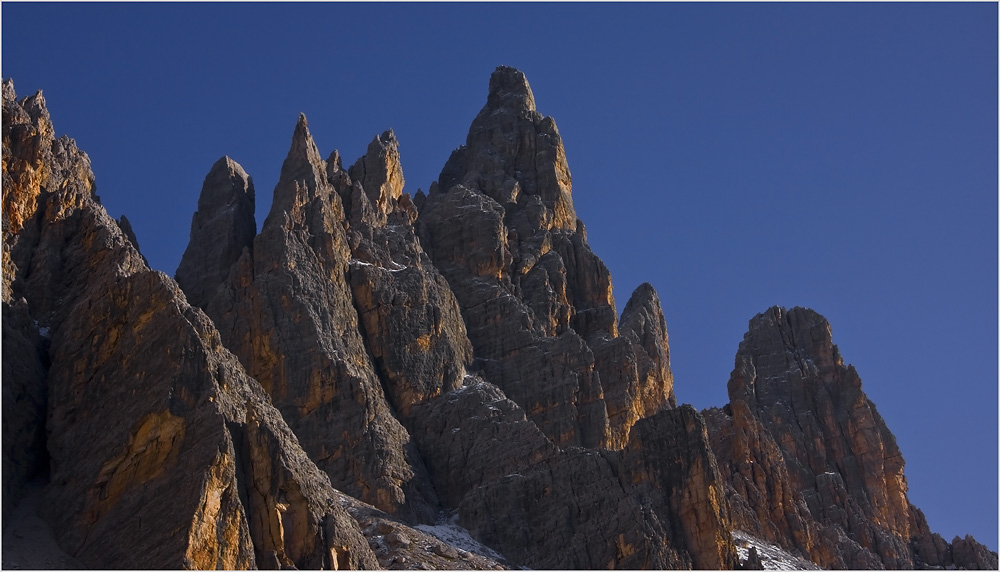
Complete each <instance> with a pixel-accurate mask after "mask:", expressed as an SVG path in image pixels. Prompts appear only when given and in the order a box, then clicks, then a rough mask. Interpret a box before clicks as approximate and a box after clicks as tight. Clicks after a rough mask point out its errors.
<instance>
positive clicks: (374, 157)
mask: <svg viewBox="0 0 1000 572" xmlns="http://www.w3.org/2000/svg"><path fill="white" fill-rule="evenodd" d="M348 173H349V174H350V175H351V179H353V180H354V181H357V182H359V183H360V184H361V187H362V188H363V189H364V190H365V194H366V195H367V196H368V200H369V201H370V202H371V204H372V206H373V207H374V208H375V209H376V210H378V211H381V212H382V213H385V214H388V212H389V211H390V210H392V201H393V200H396V199H399V197H400V196H401V195H402V194H403V182H404V180H403V167H402V165H401V164H400V162H399V140H397V139H396V134H395V133H394V132H393V131H392V129H389V130H387V131H384V132H383V133H382V134H381V135H376V136H375V138H374V139H372V142H371V143H369V144H368V152H367V153H365V155H364V156H363V157H360V158H359V159H358V160H357V162H356V163H354V165H353V166H352V167H351V168H350V169H349V170H348Z"/></svg>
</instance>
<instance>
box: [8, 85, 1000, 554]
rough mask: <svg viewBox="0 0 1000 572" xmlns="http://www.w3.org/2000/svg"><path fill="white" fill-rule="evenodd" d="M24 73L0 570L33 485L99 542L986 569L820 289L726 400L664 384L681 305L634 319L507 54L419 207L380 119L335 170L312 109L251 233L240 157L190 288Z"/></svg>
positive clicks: (11, 130)
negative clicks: (672, 324)
mask: <svg viewBox="0 0 1000 572" xmlns="http://www.w3.org/2000/svg"><path fill="white" fill-rule="evenodd" d="M3 98H4V99H3V118H4V121H3V146H4V161H3V186H4V194H3V216H4V219H3V280H4V284H3V286H4V290H3V300H2V305H3V313H2V321H3V324H2V326H3V328H2V329H3V348H2V350H3V356H4V360H3V376H2V378H3V390H4V399H3V433H4V447H3V455H4V458H3V503H4V505H3V511H4V527H5V545H4V567H5V568H7V567H8V555H9V554H10V553H9V552H8V551H7V544H6V543H7V542H8V540H7V534H6V532H7V530H9V529H8V528H7V527H8V526H15V527H16V526H17V525H16V524H8V523H9V522H11V521H10V520H9V516H10V515H11V514H12V512H13V509H15V508H17V509H18V510H20V509H21V508H22V507H24V506H27V505H26V503H22V505H21V507H15V505H16V503H17V501H19V500H21V499H22V498H23V497H24V495H25V494H27V493H26V491H28V490H29V488H30V487H29V484H30V483H29V480H30V479H32V478H38V477H42V478H47V480H44V481H38V482H36V483H35V484H34V485H32V486H37V487H38V488H39V489H40V490H41V495H40V499H39V515H40V516H41V517H42V518H43V519H44V520H45V522H46V523H47V524H48V526H50V527H51V529H52V531H53V533H54V536H55V538H56V541H57V542H58V545H59V547H60V549H61V550H63V551H64V552H66V553H67V556H68V558H69V557H71V558H72V559H75V565H79V566H88V567H94V568H108V567H111V566H115V567H124V568H136V569H145V568H158V569H159V568H199V569H203V568H226V569H242V568H269V569H277V568H284V569H291V568H299V569H301V568H307V569H330V568H334V569H344V568H355V567H361V568H380V569H426V568H449V569H454V568H458V569H467V568H471V567H476V568H499V567H505V566H510V567H521V566H524V567H531V568H536V569H571V568H581V569H593V568H626V569H649V568H653V569H662V568H691V567H696V568H707V569H718V568H732V567H735V566H741V567H745V566H753V565H764V564H766V563H767V562H768V559H766V558H763V557H760V555H758V557H756V558H755V557H753V556H752V555H753V554H755V552H754V549H753V548H751V549H750V550H747V549H746V542H747V539H755V540H754V541H756V540H757V539H759V540H761V542H762V543H764V542H766V543H773V544H776V545H778V546H780V550H784V551H786V552H789V553H795V554H798V555H802V556H805V557H808V558H809V559H810V560H811V561H813V562H815V563H818V564H820V565H823V566H826V567H830V568H881V567H902V568H912V567H921V566H931V567H992V568H994V569H995V568H996V566H997V564H996V562H997V560H996V553H993V552H990V551H989V550H987V549H986V548H985V547H984V546H982V545H981V544H979V543H977V542H975V540H974V539H972V538H971V537H966V538H964V539H963V538H958V537H956V538H955V539H954V540H953V541H952V542H951V543H950V544H949V543H948V542H945V541H944V540H943V539H942V538H941V537H940V536H938V535H935V534H932V533H930V531H929V528H928V526H927V523H926V521H925V519H924V517H923V515H922V513H921V512H920V511H919V510H918V509H916V508H915V507H913V506H912V505H911V504H909V501H908V499H907V498H906V480H905V477H904V475H903V471H902V470H903V459H902V455H901V453H900V451H899V449H898V447H897V446H896V443H895V439H894V437H893V436H892V434H891V433H890V432H889V431H888V429H887V428H886V426H885V423H884V422H883V420H882V419H881V417H880V416H879V415H878V412H877V411H876V409H875V406H874V404H873V403H871V401H870V400H868V398H867V396H866V395H865V394H864V393H863V392H862V390H861V380H860V377H859V375H858V373H857V371H855V369H854V368H853V367H851V366H845V365H844V363H843V360H842V359H841V357H840V354H839V352H838V350H837V348H836V346H835V345H834V344H833V338H832V331H831V328H830V324H829V323H828V322H827V321H826V320H825V319H824V318H823V317H822V316H820V315H819V314H817V313H816V312H813V311H811V310H807V309H803V308H793V309H791V310H785V309H783V308H779V307H775V308H771V309H769V310H767V311H766V312H764V313H762V314H760V315H758V316H756V317H754V318H753V319H752V320H751V321H750V324H749V329H748V332H747V334H746V335H745V337H744V340H743V342H742V343H741V344H740V347H739V349H738V352H737V356H736V360H735V367H734V369H733V372H732V375H731V378H730V381H729V390H730V396H729V397H730V403H729V404H728V405H727V406H726V407H725V408H723V409H711V410H707V411H705V412H702V413H699V412H698V411H696V410H695V409H694V408H692V407H691V406H689V405H681V406H679V407H678V406H676V399H675V397H674V393H673V377H672V373H671V371H670V351H669V346H668V339H667V320H666V319H665V317H664V314H663V308H662V305H661V301H660V298H659V296H658V294H657V292H656V290H655V289H654V288H653V286H652V285H650V284H648V283H644V284H642V285H640V286H639V287H638V288H636V290H635V291H634V292H633V293H632V295H631V297H630V298H629V301H628V303H627V304H626V305H625V309H624V311H623V312H622V314H621V317H620V318H619V317H618V315H617V313H616V311H615V302H614V297H613V295H612V289H611V276H610V272H609V271H608V269H607V267H606V266H605V265H604V263H603V262H602V261H601V260H600V258H599V257H597V255H596V254H594V252H593V251H592V250H591V248H590V246H589V245H588V243H587V236H586V233H585V231H584V227H583V224H582V222H580V221H579V220H577V219H576V215H575V213H574V211H573V206H572V200H571V197H570V194H569V172H568V168H567V167H566V160H565V155H564V153H563V149H562V143H561V140H560V139H559V134H558V131H557V130H556V129H555V122H554V121H553V120H552V119H551V118H549V117H543V116H542V115H541V114H539V113H538V112H537V111H536V110H535V102H534V97H533V95H532V93H531V89H530V87H528V84H527V81H526V80H525V78H524V75H523V74H522V73H521V72H519V71H517V70H515V69H514V68H508V67H500V68H498V69H497V71H496V72H495V73H494V74H493V77H492V78H491V81H490V93H489V95H488V97H487V103H486V105H485V106H484V108H483V110H482V111H481V112H480V113H479V115H478V116H477V117H476V118H475V119H474V120H473V124H472V127H471V128H470V131H469V135H468V138H467V141H466V145H464V146H462V147H461V148H460V149H458V150H457V151H456V152H455V153H454V154H453V155H452V156H451V158H450V159H449V161H448V163H447V165H446V166H445V168H444V169H443V171H442V177H441V181H442V184H441V185H437V184H434V185H432V186H431V191H430V193H429V194H428V195H427V196H424V195H422V194H418V197H417V199H416V200H414V201H411V200H410V199H409V196H408V195H405V194H401V193H402V185H403V177H402V169H401V164H400V159H399V142H398V140H397V139H396V136H395V134H394V133H393V132H392V131H391V130H388V131H386V132H384V133H382V134H380V135H378V136H376V137H375V138H374V140H373V141H372V142H371V143H370V144H369V146H368V149H367V151H366V153H365V155H364V156H362V157H361V158H360V159H358V160H357V162H355V163H354V165H353V166H351V167H350V168H349V170H347V171H345V170H344V169H343V167H342V163H341V158H340V155H339V153H338V152H336V151H334V152H333V153H331V154H330V155H329V159H327V160H326V161H324V160H322V159H321V158H320V155H319V151H318V149H317V146H316V144H315V142H314V141H313V138H312V136H311V134H310V132H309V128H308V123H307V121H306V118H305V115H300V116H299V117H298V120H297V122H296V126H295V129H294V132H293V134H292V141H291V147H290V149H289V152H288V155H287V157H286V158H285V161H284V164H283V165H282V170H281V176H280V178H279V181H278V182H277V184H276V185H275V188H274V203H273V205H272V208H271V212H270V214H269V215H268V218H267V220H266V221H265V222H264V224H263V225H262V228H261V231H260V233H259V234H257V232H256V225H255V220H254V200H255V191H254V188H253V181H252V179H251V178H250V176H249V175H248V174H247V173H246V172H245V171H244V170H243V169H242V167H240V165H239V164H238V163H236V162H235V161H233V160H232V159H230V158H229V157H222V158H220V159H219V160H218V161H216V162H215V164H214V165H212V167H211V169H210V170H209V172H208V174H207V176H206V177H205V180H204V183H203V185H202V189H201V195H200V196H199V199H198V204H197V211H196V212H195V213H194V216H193V218H192V224H191V242H190V244H189V246H188V248H187V250H186V251H185V253H184V257H183V258H182V261H181V265H180V266H179V267H178V270H177V281H176V282H175V281H174V280H171V279H170V277H168V276H167V275H165V274H163V273H162V272H157V271H153V270H151V269H150V268H149V267H148V265H147V264H146V262H145V260H144V259H143V258H142V255H141V254H140V253H139V251H138V245H137V241H136V239H135V233H134V232H132V230H131V224H130V223H129V222H128V219H127V218H125V217H124V215H123V216H122V217H121V219H120V220H119V221H115V220H114V219H112V218H111V217H110V216H108V214H107V212H106V211H105V210H104V208H103V207H102V206H101V205H100V203H99V201H98V200H97V198H96V196H95V195H94V194H93V188H94V185H93V180H94V178H93V173H91V171H90V163H89V160H88V159H87V157H86V155H85V154H84V153H83V152H82V151H80V150H79V149H77V148H76V146H75V144H74V143H73V141H72V140H70V139H68V138H65V137H60V138H56V137H55V136H54V134H53V131H52V128H51V122H50V121H49V115H48V111H47V109H46V106H45V100H44V98H42V97H41V95H40V94H37V95H35V96H32V97H28V98H24V99H22V100H21V101H20V102H19V101H17V100H16V95H15V94H14V89H13V84H12V83H11V82H9V81H5V82H4V84H3ZM452 183H453V184H452ZM418 209H419V212H418ZM195 306H197V307H195ZM720 381H721V380H720ZM383 511H384V512H383ZM443 519H447V521H446V522H442V520H443ZM435 522H436V524H435V525H431V523H435ZM20 532H22V531H21V530H18V531H17V533H18V534H20ZM431 534H434V535H437V536H439V538H440V539H435V538H434V537H433V536H431ZM458 534H461V535H465V536H466V537H468V538H467V539H468V542H467V543H463V547H462V549H461V550H459V549H458V548H459V547H458V546H448V545H447V543H448V542H453V541H454V538H455V537H456V535H458ZM445 539H447V540H445ZM473 539H475V540H473ZM476 541H478V542H481V543H483V544H485V545H488V547H486V546H482V545H479V544H478V543H477V542H476ZM473 546H477V547H478V548H471V547H473ZM761 546H764V544H761ZM467 547H468V549H469V550H476V551H478V552H479V553H480V555H472V554H470V553H469V552H467V551H466V548H467ZM741 548H742V550H740V549H741ZM774 549H775V550H779V548H778V547H774ZM494 551H497V552H494ZM499 553H502V556H501V555H499ZM746 554H750V555H751V556H746ZM10 567H16V566H13V565H12V566H10Z"/></svg>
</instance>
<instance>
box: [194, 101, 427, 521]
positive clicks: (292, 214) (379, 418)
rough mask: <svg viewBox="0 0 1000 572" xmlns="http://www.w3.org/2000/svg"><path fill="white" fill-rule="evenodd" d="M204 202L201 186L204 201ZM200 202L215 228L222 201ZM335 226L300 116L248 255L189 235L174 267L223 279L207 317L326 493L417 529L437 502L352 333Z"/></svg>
mask: <svg viewBox="0 0 1000 572" xmlns="http://www.w3.org/2000/svg"><path fill="white" fill-rule="evenodd" d="M221 163H222V161H220V163H219V164H217V165H216V167H218V166H219V165H220V164H221ZM374 169H375V166H372V170H373V171H374ZM214 170H215V169H213V171H214ZM240 171H242V169H241V170H240ZM370 176H371V177H375V176H376V175H375V174H374V173H372V174H371V175H370ZM209 178H212V175H211V174H210V175H209ZM212 192H213V189H212V188H211V187H210V186H209V185H206V187H205V188H204V189H203V193H202V194H203V196H204V195H205V194H206V193H212ZM390 194H391V193H390ZM362 195H364V192H363V191H362ZM250 198H251V199H252V197H250ZM363 198H365V197H361V196H359V197H358V199H359V201H360V200H361V199H363ZM202 202H205V203H206V204H212V205H214V208H213V209H211V210H208V211H207V212H206V213H205V214H204V215H202V216H203V217H205V218H208V219H210V220H215V219H224V217H225V216H226V215H225V210H226V208H227V207H226V205H225V204H224V203H221V202H218V203H216V202H213V201H211V200H210V199H205V200H204V201H199V203H202ZM359 210H360V207H359ZM241 212H243V213H244V214H243V218H244V221H243V222H241V223H239V225H240V226H241V227H247V228H249V227H250V226H251V225H250V224H249V223H248V222H247V221H246V219H247V218H248V217H249V216H250V215H252V213H253V209H252V208H250V209H247V210H245V211H241ZM196 221H197V217H196ZM344 222H345V213H344V207H343V204H342V202H341V198H340V195H339V194H338V193H337V192H336V191H335V189H334V187H333V185H332V184H331V183H330V181H329V180H328V177H327V163H326V162H325V161H323V159H322V158H321V157H320V155H319V151H318V150H317V148H316V144H315V142H314V141H313V138H312V135H311V134H310V133H309V129H308V126H307V122H306V118H305V116H304V115H301V116H300V117H299V120H298V123H297V125H296V127H295V132H294V134H293V136H292V145H291V149H290V150H289V152H288V156H287V157H286V158H285V162H284V164H283V165H282V168H281V177H280V179H279V181H278V184H277V186H276V187H275V189H274V199H273V202H272V206H271V211H270V213H269V214H268V216H267V219H266V220H265V221H264V225H263V227H262V229H261V232H260V234H259V235H257V236H256V238H254V239H253V248H252V251H251V249H249V248H244V249H243V250H242V254H241V255H240V258H239V259H238V260H236V261H235V262H229V260H227V259H223V258H221V257H214V256H211V255H207V256H206V254H205V253H204V248H203V247H202V246H201V245H199V244H198V243H196V242H195V238H196V237H195V236H194V234H193V235H192V243H191V246H190V247H189V249H188V251H187V252H186V253H185V257H184V259H183V260H182V262H181V268H187V267H188V265H187V264H186V263H187V261H188V260H191V261H192V263H191V264H190V267H192V268H194V267H197V266H198V265H199V262H198V261H202V260H204V261H206V264H209V265H211V266H212V268H211V270H210V273H207V274H208V275H216V276H219V275H223V274H226V275H227V279H226V281H225V282H224V283H223V284H222V285H220V286H218V287H216V288H215V289H214V294H213V295H212V296H211V298H209V299H208V300H206V302H205V303H204V309H205V311H206V312H207V313H208V315H209V316H211V317H212V319H213V320H214V321H215V323H216V324H217V325H218V328H219V331H220V333H221V335H222V338H223V341H224V343H225V345H226V347H228V348H230V349H231V350H232V351H233V352H234V353H235V354H236V355H237V356H238V357H239V359H240V361H241V362H242V363H243V365H244V366H245V367H246V369H247V371H248V373H250V374H251V375H252V376H253V377H254V378H256V379H257V380H258V381H260V383H261V384H262V385H263V386H264V388H265V389H267V391H268V392H269V393H270V395H271V398H272V399H273V401H274V403H275V405H276V406H277V407H278V408H279V409H280V410H281V413H282V415H283V416H284V418H285V419H286V420H288V423H289V425H290V427H291V428H292V430H293V431H295V433H296V435H298V436H299V439H300V441H301V443H302V446H303V448H304V449H305V450H306V451H307V452H308V453H309V455H310V457H311V458H313V459H314V460H315V461H316V463H317V464H318V465H319V466H320V468H322V469H323V470H325V471H326V472H327V473H328V474H329V475H330V478H331V479H332V482H333V483H334V485H335V486H336V487H337V488H339V489H341V490H343V491H345V492H347V493H348V494H351V495H352V496H355V497H357V498H359V499H361V500H363V501H365V502H368V503H370V504H373V505H375V506H377V507H379V508H380V509H382V510H385V511H388V512H391V513H395V512H399V511H401V510H403V511H405V512H406V513H407V514H412V515H414V516H415V518H417V519H418V520H419V519H424V520H426V519H429V518H432V517H433V515H434V514H436V511H437V498H436V495H435V493H434V490H433V488H432V487H431V485H430V482H429V478H428V477H427V475H426V469H424V467H423V463H422V462H421V460H420V457H419V454H418V453H417V451H416V449H415V447H414V446H413V445H412V443H410V436H409V434H408V433H407V431H406V429H405V428H404V427H403V426H402V424H401V423H400V422H399V421H398V419H397V418H396V417H395V415H394V413H393V410H392V407H391V406H390V404H389V402H388V400H387V398H386V395H385V392H384V390H383V388H382V384H381V382H380V380H379V377H378V375H377V373H376V370H375V365H374V363H373V361H372V357H371V355H370V354H369V351H368V349H367V348H366V346H365V343H364V339H363V337H362V335H361V333H360V330H359V319H358V311H357V309H356V308H355V306H354V299H353V297H352V293H351V288H350V284H349V282H348V280H349V276H348V272H349V268H350V266H349V265H350V261H351V248H350V245H349V243H348V236H347V234H346V232H345V229H344ZM192 226H193V227H194V224H193V225H192ZM234 250H235V249H234ZM178 272H180V270H179V271H178ZM205 274H206V273H199V272H195V275H205Z"/></svg>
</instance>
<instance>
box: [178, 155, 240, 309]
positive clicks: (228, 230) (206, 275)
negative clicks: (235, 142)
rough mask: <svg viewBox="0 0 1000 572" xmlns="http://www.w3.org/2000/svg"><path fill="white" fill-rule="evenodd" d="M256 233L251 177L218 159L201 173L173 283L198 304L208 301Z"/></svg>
mask: <svg viewBox="0 0 1000 572" xmlns="http://www.w3.org/2000/svg"><path fill="white" fill-rule="evenodd" d="M256 234H257V223H256V221H255V219H254V188H253V180H251V178H250V176H249V175H247V174H246V171H244V170H243V167H241V166H240V165H239V164H238V163H236V162H235V161H233V160H232V159H230V158H229V157H223V158H221V159H219V160H218V161H217V162H216V163H215V165H213V166H212V169H211V171H209V172H208V175H207V176H206V177H205V183H204V184H203V185H202V189H201V195H200V196H199V197H198V211H197V212H195V213H194V217H193V219H192V220H191V242H189V243H188V247H187V250H185V252H184V256H183V257H182V258H181V263H180V265H179V266H178V267H177V274H176V278H177V283H178V284H180V286H181V288H182V289H183V290H184V293H185V294H186V295H187V297H188V301H189V302H191V304H193V305H195V306H199V307H203V306H205V305H206V304H207V303H208V301H209V300H211V299H212V297H213V295H214V294H215V289H216V288H218V287H219V285H220V284H222V283H223V282H225V280H226V278H227V277H228V276H229V269H230V267H232V265H233V264H234V263H235V262H236V261H237V260H238V259H239V257H240V255H241V254H243V250H244V249H253V239H254V236H256Z"/></svg>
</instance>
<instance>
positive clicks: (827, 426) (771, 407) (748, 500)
mask: <svg viewBox="0 0 1000 572" xmlns="http://www.w3.org/2000/svg"><path fill="white" fill-rule="evenodd" d="M729 397H730V402H729V405H727V406H726V408H725V409H724V410H721V411H720V410H711V411H707V412H706V418H707V419H708V421H709V425H710V427H711V435H712V446H713V449H714V451H715V455H716V457H717V460H718V465H719V467H720V469H721V470H722V472H723V474H724V476H725V479H726V481H727V485H726V487H727V491H728V496H729V504H730V507H731V509H730V512H731V515H732V518H733V526H734V527H735V528H737V529H741V530H745V531H748V532H750V533H752V534H754V535H756V536H758V537H762V538H765V539H768V540H772V541H774V542H776V543H778V544H781V545H782V546H785V547H787V548H790V549H794V550H798V551H800V552H801V553H802V554H804V555H806V556H807V557H808V558H809V559H811V560H813V561H814V562H816V563H818V564H819V565H821V566H823V567H828V568H882V567H885V568H915V567H922V566H948V565H953V564H959V560H960V558H959V556H958V554H959V553H962V548H960V549H958V550H956V549H955V546H954V544H953V545H952V546H951V547H949V546H948V545H947V543H945V542H944V541H943V540H942V539H941V538H940V537H939V536H938V535H935V534H932V533H931V532H930V530H929V528H928V527H927V523H926V520H925V519H924V517H923V514H922V513H921V512H920V511H919V510H918V509H916V508H915V507H914V506H913V505H911V504H910V502H909V500H908V499H907V497H906V478H905V476H904V475H903V464H904V463H903V457H902V454H901V453H900V452H899V448H898V447H897V446H896V439H895V437H893V435H892V433H891V432H890V431H889V429H888V428H887V427H886V425H885V422H884V421H883V420H882V417H881V416H880V415H879V414H878V411H877V410H876V409H875V405H874V404H873V403H872V402H871V401H870V400H869V399H868V398H867V396H866V395H865V393H864V391H862V389H861V378H860V377H859V376H858V373H857V371H856V370H855V369H854V367H853V366H849V365H847V366H845V365H844V362H843V359H842V358H841V356H840V353H839V351H838V350H837V346H835V345H834V344H833V338H832V334H831V329H830V325H829V323H828V322H827V321H826V320H825V319H824V318H823V317H822V316H820V315H819V314H817V313H816V312H813V311H812V310H808V309H803V308H793V309H791V310H785V309H782V308H778V307H774V308H771V309H770V310H768V311H767V312H764V313H763V314H758V315H757V316H756V317H755V318H754V319H753V320H751V321H750V329H749V332H747V334H746V336H745V337H744V339H743V342H742V343H741V344H740V348H739V351H738V352H737V355H736V367H735V369H734V370H733V374H732V377H731V378H730V380H729ZM969 540H970V542H971V543H972V544H970V546H972V545H975V546H977V548H974V549H972V550H970V551H969V552H976V553H977V554H978V555H979V556H969V557H965V556H962V557H961V559H962V563H961V564H960V565H962V566H968V565H975V566H978V565H979V564H980V562H979V560H980V559H981V558H985V559H986V560H987V561H989V558H990V556H989V552H988V551H987V550H985V548H983V547H981V546H980V545H978V544H976V543H974V541H972V540H971V538H970V539H969ZM983 555H986V556H983ZM973 562H975V563H976V564H973ZM990 562H991V563H992V567H996V562H997V561H996V554H995V553H993V554H992V560H991V561H990Z"/></svg>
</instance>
